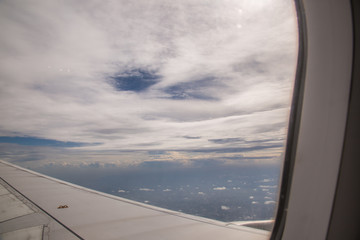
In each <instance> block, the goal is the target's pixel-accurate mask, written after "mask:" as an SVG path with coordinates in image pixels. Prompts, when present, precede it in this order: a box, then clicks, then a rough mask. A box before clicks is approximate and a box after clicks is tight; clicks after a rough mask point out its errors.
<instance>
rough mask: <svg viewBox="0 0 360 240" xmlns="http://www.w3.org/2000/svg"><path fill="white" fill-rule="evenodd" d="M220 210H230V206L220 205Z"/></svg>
mask: <svg viewBox="0 0 360 240" xmlns="http://www.w3.org/2000/svg"><path fill="white" fill-rule="evenodd" d="M221 210H225V211H227V210H230V207H228V206H224V205H222V206H221Z"/></svg>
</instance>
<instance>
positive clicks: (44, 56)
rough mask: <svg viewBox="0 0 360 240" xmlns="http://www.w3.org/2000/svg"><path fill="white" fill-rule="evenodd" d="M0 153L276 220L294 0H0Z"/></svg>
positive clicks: (197, 211)
mask: <svg viewBox="0 0 360 240" xmlns="http://www.w3.org/2000/svg"><path fill="white" fill-rule="evenodd" d="M0 28H1V31H2V34H1V37H0V56H1V57H0V77H1V80H0V111H1V117H0V157H1V159H3V160H6V161H9V162H12V163H15V164H18V165H20V166H23V167H27V168H31V169H33V170H35V171H39V172H42V173H45V174H48V175H50V176H54V177H57V178H60V179H63V180H66V181H70V182H73V183H77V184H80V185H83V186H86V187H90V188H93V189H96V190H99V191H103V192H106V193H110V194H114V195H117V196H120V197H124V198H129V199H133V200H135V201H139V202H143V203H148V204H152V205H156V206H160V207H164V208H168V209H172V210H176V211H181V212H185V213H189V214H193V215H198V216H203V217H206V218H212V219H217V220H220V221H226V222H233V221H245V220H268V219H272V218H273V217H274V211H275V208H276V201H277V192H278V182H279V174H280V173H281V166H282V160H283V152H284V145H285V141H286V139H285V138H286V132H287V124H288V115H289V108H290V100H291V93H292V86H293V82H294V76H295V70H296V61H297V25H296V12H295V7H294V3H293V2H292V1H290V0H256V1H253V0H240V1H239V0H236V1H235V0H222V1H214V0H198V1H194V0H179V1H177V0H176V1H168V0H159V1H141V0H131V1H128V0H121V1H95V0H93V1H85V2H84V1H81V2H79V1H71V0H65V1H32V2H24V1H17V0H11V1H10V0H9V1H1V2H0Z"/></svg>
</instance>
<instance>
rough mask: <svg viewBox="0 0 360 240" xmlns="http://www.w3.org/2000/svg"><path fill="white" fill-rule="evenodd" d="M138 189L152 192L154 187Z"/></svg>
mask: <svg viewBox="0 0 360 240" xmlns="http://www.w3.org/2000/svg"><path fill="white" fill-rule="evenodd" d="M139 190H140V191H145V192H153V191H154V189H151V188H139Z"/></svg>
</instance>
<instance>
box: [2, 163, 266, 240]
mask: <svg viewBox="0 0 360 240" xmlns="http://www.w3.org/2000/svg"><path fill="white" fill-rule="evenodd" d="M0 177H1V179H0V213H1V214H0V239H4V240H9V239H55V240H56V239H59V240H60V239H61V240H64V239H102V240H106V239H147V240H151V239H157V240H158V239H201V238H202V239H210V240H211V239H237V240H238V239H246V240H263V239H268V238H269V236H270V232H268V231H264V230H259V229H254V228H249V227H245V226H239V225H237V224H234V223H225V222H220V221H215V220H210V219H206V218H201V217H197V216H192V215H188V214H184V213H180V212H176V211H171V210H167V209H163V208H158V207H154V206H151V205H147V204H143V203H139V202H135V201H131V200H127V199H124V198H120V197H116V196H112V195H109V194H105V193H101V192H97V191H94V190H91V189H87V188H84V187H80V186H77V185H74V184H70V183H67V182H64V181H60V180H57V179H54V178H51V177H48V176H45V175H42V174H39V173H36V172H33V171H30V170H27V169H24V168H20V167H18V166H15V165H12V164H10V163H6V162H4V161H0Z"/></svg>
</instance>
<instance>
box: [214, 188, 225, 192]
mask: <svg viewBox="0 0 360 240" xmlns="http://www.w3.org/2000/svg"><path fill="white" fill-rule="evenodd" d="M213 190H216V191H222V190H226V187H214V188H213Z"/></svg>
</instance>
